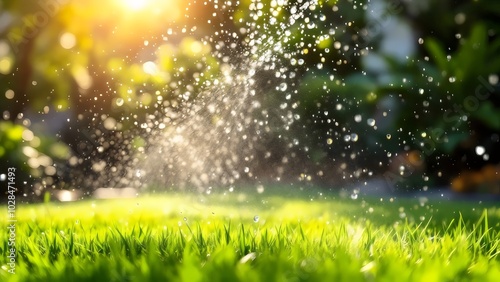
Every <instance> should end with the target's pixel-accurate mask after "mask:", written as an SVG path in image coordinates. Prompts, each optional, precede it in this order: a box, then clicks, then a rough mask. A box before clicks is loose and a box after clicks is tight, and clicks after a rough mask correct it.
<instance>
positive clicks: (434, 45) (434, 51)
mask: <svg viewBox="0 0 500 282" xmlns="http://www.w3.org/2000/svg"><path fill="white" fill-rule="evenodd" d="M425 47H426V48H427V51H429V53H430V55H431V57H433V59H434V60H435V61H436V64H437V65H438V67H439V69H440V70H441V71H447V70H448V60H447V59H446V54H445V53H444V52H443V50H444V48H443V46H442V45H441V44H440V43H439V42H438V41H437V40H435V39H432V38H428V39H427V40H426V44H425Z"/></svg>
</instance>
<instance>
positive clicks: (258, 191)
mask: <svg viewBox="0 0 500 282" xmlns="http://www.w3.org/2000/svg"><path fill="white" fill-rule="evenodd" d="M257 193H259V194H262V193H264V186H262V185H259V186H257Z"/></svg>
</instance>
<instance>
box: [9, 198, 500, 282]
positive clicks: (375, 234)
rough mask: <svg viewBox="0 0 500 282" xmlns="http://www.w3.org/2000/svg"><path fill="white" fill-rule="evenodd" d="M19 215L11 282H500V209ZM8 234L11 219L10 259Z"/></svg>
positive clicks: (206, 204)
mask: <svg viewBox="0 0 500 282" xmlns="http://www.w3.org/2000/svg"><path fill="white" fill-rule="evenodd" d="M282 194H284V196H281V195H282ZM2 208H5V211H6V210H7V208H6V207H5V206H2ZM16 215H17V220H18V222H17V224H16V228H17V229H16V246H17V255H18V257H17V262H16V269H15V271H16V274H14V275H12V274H10V273H8V272H7V271H6V270H7V269H8V266H7V265H6V263H7V258H6V255H2V257H1V258H0V264H1V265H2V269H1V270H0V281H94V282H96V281H190V282H191V281H193V282H194V281H426V282H430V281H471V280H473V281H498V277H500V243H499V242H500V238H499V236H500V233H499V230H500V225H499V224H500V223H499V222H500V209H499V208H496V207H495V206H494V203H491V204H485V203H482V204H481V203H467V202H446V201H437V200H434V201H433V200H425V199H387V198H386V199H380V198H371V199H364V200H363V199H357V200H352V199H350V198H342V197H339V196H338V195H334V194H328V193H324V194H321V193H320V192H318V191H305V192H299V193H293V194H290V193H283V191H278V192H268V191H266V192H265V193H263V194H257V193H255V194H243V193H239V192H233V193H227V194H226V195H223V194H215V195H214V194H212V195H199V194H165V195H155V196H149V197H141V198H137V199H127V200H107V201H104V200H103V201H97V200H96V201H83V202H79V203H70V204H61V203H49V204H36V205H33V204H31V205H28V204H18V206H17V212H16ZM256 216H258V218H259V219H258V221H257V220H254V219H255V217H256ZM7 225H8V224H7V222H6V217H4V219H2V220H1V221H0V227H1V230H3V231H2V232H1V233H0V242H2V243H0V244H1V245H0V249H1V253H2V254H7V250H8V245H7V239H8V236H9V234H8V229H7V228H6V227H7Z"/></svg>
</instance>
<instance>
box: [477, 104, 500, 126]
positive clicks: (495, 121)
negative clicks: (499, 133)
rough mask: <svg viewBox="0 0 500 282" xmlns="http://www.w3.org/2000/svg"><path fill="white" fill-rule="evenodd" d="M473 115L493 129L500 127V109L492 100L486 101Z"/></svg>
mask: <svg viewBox="0 0 500 282" xmlns="http://www.w3.org/2000/svg"><path fill="white" fill-rule="evenodd" d="M473 116H474V117H475V118H477V119H478V120H480V121H482V122H483V123H484V124H486V125H488V126H489V127H491V128H492V129H496V130H498V129H500V109H498V108H495V107H494V106H493V104H492V103H491V102H490V101H485V102H484V103H482V104H481V106H480V107H479V109H478V110H477V111H475V112H474V113H473Z"/></svg>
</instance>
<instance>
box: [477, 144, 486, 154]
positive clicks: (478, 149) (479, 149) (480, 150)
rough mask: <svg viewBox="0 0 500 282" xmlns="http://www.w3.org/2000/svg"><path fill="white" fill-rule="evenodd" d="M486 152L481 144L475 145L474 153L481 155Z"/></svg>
mask: <svg viewBox="0 0 500 282" xmlns="http://www.w3.org/2000/svg"><path fill="white" fill-rule="evenodd" d="M485 152H486V149H485V148H484V147H483V146H476V155H478V156H481V155H483V154H484V153H485Z"/></svg>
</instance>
